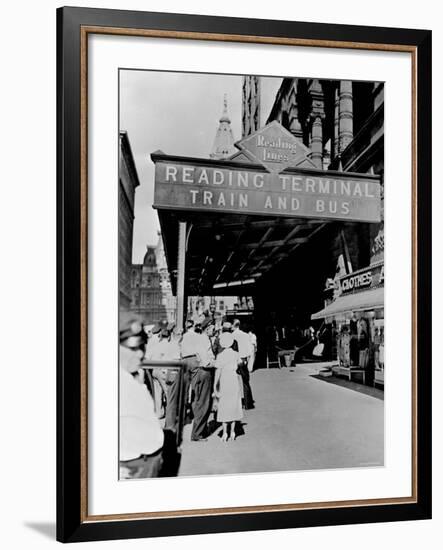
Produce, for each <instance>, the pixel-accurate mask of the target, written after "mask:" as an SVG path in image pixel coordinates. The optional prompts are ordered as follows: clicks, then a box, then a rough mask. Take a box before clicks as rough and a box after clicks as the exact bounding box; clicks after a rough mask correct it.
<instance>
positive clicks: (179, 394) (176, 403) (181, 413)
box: [141, 360, 186, 448]
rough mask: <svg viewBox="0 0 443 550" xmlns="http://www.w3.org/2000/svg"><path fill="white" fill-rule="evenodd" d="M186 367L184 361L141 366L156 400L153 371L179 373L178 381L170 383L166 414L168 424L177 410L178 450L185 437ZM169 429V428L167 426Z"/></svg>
mask: <svg viewBox="0 0 443 550" xmlns="http://www.w3.org/2000/svg"><path fill="white" fill-rule="evenodd" d="M184 367H185V363H184V362H183V361H147V360H144V361H143V362H142V364H141V368H142V369H143V370H144V371H145V373H146V374H147V376H148V378H149V383H150V386H151V391H152V397H153V399H154V402H155V401H156V400H155V385H154V379H153V376H152V371H153V369H166V370H169V371H175V372H176V373H178V379H177V378H173V379H172V380H170V383H169V390H170V391H168V394H167V395H166V414H165V419H166V420H165V421H166V422H167V420H168V416H170V415H171V414H174V412H172V413H171V411H173V408H175V415H174V417H175V419H174V420H175V421H174V425H175V438H176V444H177V448H178V447H180V445H181V442H182V436H183V426H184V422H185V404H186V396H185V383H184ZM165 428H166V429H168V426H165Z"/></svg>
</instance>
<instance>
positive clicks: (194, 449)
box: [115, 68, 389, 481]
mask: <svg viewBox="0 0 443 550" xmlns="http://www.w3.org/2000/svg"><path fill="white" fill-rule="evenodd" d="M118 112H119V136H118V143H119V178H118V262H119V263H118V265H119V269H118V286H119V336H118V338H119V343H118V344H117V342H115V345H116V346H117V345H119V374H118V378H119V411H118V422H119V452H118V456H119V463H118V478H119V480H120V481H126V480H135V479H143V478H154V477H175V476H208V475H224V474H250V473H263V474H266V473H272V472H291V471H297V470H304V471H310V470H331V469H350V468H381V467H383V466H384V464H385V453H384V445H385V430H384V389H385V388H384V381H385V377H384V370H385V360H384V346H385V342H384V328H385V326H384V305H385V304H384V199H383V197H384V192H383V190H384V83H383V82H373V81H350V80H331V79H322V78H321V75H319V77H318V78H305V77H303V76H297V75H295V76H286V75H283V76H282V75H276V76H274V77H270V76H260V75H237V74H235V75H233V74H208V73H191V72H172V71H152V70H140V69H137V70H135V69H131V68H121V69H120V70H119V105H118ZM116 184H117V183H116ZM388 185H389V184H388ZM115 246H117V242H115ZM388 369H389V365H388ZM116 375H117V373H116ZM116 412H117V411H116ZM116 469H117V465H116Z"/></svg>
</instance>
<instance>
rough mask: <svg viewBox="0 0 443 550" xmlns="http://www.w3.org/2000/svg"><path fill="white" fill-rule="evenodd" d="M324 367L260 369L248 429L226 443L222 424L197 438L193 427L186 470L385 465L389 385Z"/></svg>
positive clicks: (245, 421)
mask: <svg viewBox="0 0 443 550" xmlns="http://www.w3.org/2000/svg"><path fill="white" fill-rule="evenodd" d="M320 368H321V365H319V364H312V363H311V364H309V365H306V364H304V365H298V366H297V367H292V368H284V369H281V370H280V369H267V370H258V371H256V372H254V373H252V375H251V387H252V391H253V394H254V399H255V404H256V408H255V409H253V410H248V411H244V418H243V421H242V423H243V426H242V429H243V432H244V433H243V434H239V436H238V437H237V439H236V440H235V441H229V442H226V443H224V442H222V440H221V438H220V431H221V426H220V427H219V428H218V429H217V430H216V431H215V432H213V433H212V434H211V436H210V437H209V438H208V440H207V441H206V442H193V441H190V428H191V427H190V425H187V426H185V429H184V434H183V436H184V440H183V445H182V459H181V464H180V470H179V475H180V476H192V475H207V474H228V473H231V474H232V473H251V472H272V471H291V470H312V469H319V468H322V469H332V468H351V467H362V466H383V460H384V458H383V456H384V436H383V433H384V430H383V428H384V406H383V404H384V402H383V391H382V390H376V389H371V388H367V387H365V386H362V385H360V384H356V383H352V384H349V383H347V382H342V383H341V382H338V381H337V380H336V379H334V380H333V381H332V380H330V379H321V378H318V377H315V376H316V375H317V374H318V371H319V370H320ZM331 382H332V383H331Z"/></svg>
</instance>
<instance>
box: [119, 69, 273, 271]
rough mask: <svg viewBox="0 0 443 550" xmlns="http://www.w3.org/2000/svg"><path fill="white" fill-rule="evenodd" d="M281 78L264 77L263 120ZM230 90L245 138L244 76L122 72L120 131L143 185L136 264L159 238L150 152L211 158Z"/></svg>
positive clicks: (234, 120) (237, 129)
mask: <svg viewBox="0 0 443 550" xmlns="http://www.w3.org/2000/svg"><path fill="white" fill-rule="evenodd" d="M281 81H282V79H281V78H270V77H266V78H262V79H261V123H262V125H264V124H265V122H266V120H267V117H268V115H269V112H270V110H271V107H272V104H273V102H274V99H275V95H276V92H277V90H278V89H279V87H280V85H281ZM224 94H227V99H228V113H229V116H230V119H231V127H232V130H233V133H234V138H235V140H236V141H237V140H239V139H240V138H241V114H242V113H241V94H242V76H239V75H216V74H199V73H180V72H160V71H137V70H121V71H120V130H121V131H127V133H128V137H129V142H130V144H131V149H132V153H133V155H134V160H135V165H136V168H137V173H138V177H139V180H140V186H139V187H137V189H136V193H135V220H134V241H133V256H132V261H133V263H141V262H142V261H143V256H144V254H145V252H146V246H147V245H153V244H156V243H157V239H158V237H157V231H158V229H159V223H158V217H157V212H156V211H155V210H154V209H153V208H152V202H153V196H154V164H153V162H152V160H151V158H150V155H151V153H153V152H154V151H157V150H161V151H163V152H164V153H166V154H170V155H180V156H190V157H200V158H209V154H210V153H211V150H212V146H213V143H214V139H215V134H216V130H217V127H218V121H219V118H220V116H221V114H222V110H223V96H224Z"/></svg>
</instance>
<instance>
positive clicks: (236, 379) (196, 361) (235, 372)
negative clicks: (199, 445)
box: [120, 313, 257, 478]
mask: <svg viewBox="0 0 443 550" xmlns="http://www.w3.org/2000/svg"><path fill="white" fill-rule="evenodd" d="M140 321H141V320H140V318H139V317H138V316H137V315H135V314H131V313H127V314H126V313H123V314H122V315H121V319H120V477H121V478H133V477H156V476H158V475H160V471H161V466H162V454H161V449H162V447H163V443H164V433H167V432H172V433H176V432H177V430H179V429H180V426H179V424H180V418H181V416H182V415H185V417H186V418H187V419H188V420H191V421H192V429H191V441H193V442H204V441H207V438H208V436H209V435H211V429H212V431H213V428H214V426H215V429H216V430H217V429H220V433H219V435H220V436H221V440H222V441H223V442H226V441H234V440H235V439H236V435H237V434H236V426H238V423H239V422H240V421H241V420H242V418H243V415H244V412H243V411H244V410H248V409H253V408H254V399H253V395H252V390H251V385H250V373H251V372H252V371H253V369H254V360H255V355H256V350H257V339H256V336H255V334H254V333H253V332H252V331H249V332H245V331H244V330H242V327H241V323H240V321H239V320H238V319H235V320H234V321H233V323H232V324H231V323H230V322H227V321H226V322H224V323H223V324H222V326H221V327H219V328H218V329H216V327H215V324H214V322H213V320H212V319H211V318H205V319H204V320H203V321H202V322H198V323H195V322H194V321H193V320H191V319H190V320H188V321H187V322H186V328H185V332H184V333H182V331H180V330H177V329H175V328H174V327H172V326H171V325H167V324H166V323H161V324H158V325H156V326H152V325H151V326H148V327H147V330H145V329H144V327H143V325H142V323H141V322H140ZM143 359H145V360H147V361H160V362H161V361H181V362H182V367H181V369H182V376H180V375H179V372H178V369H171V368H162V367H161V366H158V367H155V368H153V369H141V368H140V367H141V363H142V361H143ZM180 396H182V399H180ZM211 417H212V422H211V421H210V419H211ZM163 419H164V420H163ZM163 422H164V425H163V428H162V423H163ZM163 429H164V431H163Z"/></svg>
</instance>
